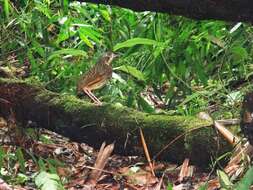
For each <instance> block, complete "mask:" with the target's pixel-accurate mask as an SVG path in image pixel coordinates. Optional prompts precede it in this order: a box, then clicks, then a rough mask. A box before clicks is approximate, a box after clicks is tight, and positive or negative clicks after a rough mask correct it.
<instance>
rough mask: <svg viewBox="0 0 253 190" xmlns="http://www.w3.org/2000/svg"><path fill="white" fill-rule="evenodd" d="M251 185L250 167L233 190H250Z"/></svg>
mask: <svg viewBox="0 0 253 190" xmlns="http://www.w3.org/2000/svg"><path fill="white" fill-rule="evenodd" d="M251 185H253V167H250V168H249V169H248V171H247V172H246V174H245V175H244V176H243V178H242V179H241V181H239V182H238V184H237V185H236V187H235V190H242V189H250V187H251Z"/></svg>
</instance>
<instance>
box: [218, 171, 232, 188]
mask: <svg viewBox="0 0 253 190" xmlns="http://www.w3.org/2000/svg"><path fill="white" fill-rule="evenodd" d="M217 175H218V177H219V182H220V185H221V187H223V188H230V187H231V186H232V185H233V183H232V182H231V181H230V179H229V177H228V175H227V174H226V173H225V172H223V171H221V170H217Z"/></svg>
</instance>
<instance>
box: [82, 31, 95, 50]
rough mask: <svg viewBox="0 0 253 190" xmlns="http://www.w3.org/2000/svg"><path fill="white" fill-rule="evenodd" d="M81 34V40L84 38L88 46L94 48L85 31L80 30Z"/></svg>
mask: <svg viewBox="0 0 253 190" xmlns="http://www.w3.org/2000/svg"><path fill="white" fill-rule="evenodd" d="M79 36H80V38H81V40H82V41H83V42H84V43H85V44H86V45H87V46H89V47H90V48H92V49H93V45H92V43H91V42H90V40H89V39H88V38H87V37H86V36H85V35H84V34H83V33H80V32H79Z"/></svg>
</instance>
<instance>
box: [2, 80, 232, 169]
mask: <svg viewBox="0 0 253 190" xmlns="http://www.w3.org/2000/svg"><path fill="white" fill-rule="evenodd" d="M10 108H11V109H12V110H13V111H14V112H15V114H16V118H17V120H18V121H19V122H21V123H22V124H23V125H24V126H25V125H26V124H27V122H28V121H29V120H31V121H33V122H36V123H37V125H38V126H39V127H44V128H47V129H50V130H52V131H55V132H57V133H60V134H62V135H64V136H66V137H69V138H70V139H72V140H75V141H78V142H86V143H88V144H89V145H92V146H95V147H100V145H101V144H102V142H103V141H105V140H106V141H107V142H108V143H109V142H115V150H116V152H118V153H123V154H136V153H140V152H143V150H142V147H141V143H140V138H139V130H138V128H139V127H141V128H142V130H143V133H144V136H145V139H146V142H147V144H148V148H149V150H150V152H151V155H154V154H155V153H157V152H158V151H159V150H161V149H162V148H163V146H164V145H166V144H167V143H168V142H170V141H172V140H173V139H174V138H175V137H176V136H178V135H180V134H182V133H184V132H186V131H188V130H190V129H193V128H198V127H203V128H201V129H199V130H195V131H194V132H192V133H190V134H188V135H186V136H185V137H183V138H181V139H180V140H178V141H177V142H176V143H175V144H173V145H172V146H171V147H170V148H169V149H168V150H166V151H165V152H164V153H163V154H162V157H160V158H162V159H166V160H171V161H177V162H181V161H183V160H184V158H185V157H188V158H190V159H191V161H192V162H193V163H197V164H199V165H200V166H201V165H202V166H205V164H207V163H208V162H209V161H210V157H211V155H213V154H219V155H220V154H222V153H223V152H224V151H226V150H228V149H230V148H231V147H229V145H227V144H226V143H225V142H224V141H223V140H221V143H220V144H219V145H218V143H217V142H216V141H215V140H214V139H215V138H214V137H215V136H216V134H215V132H214V131H213V129H212V127H210V125H211V123H210V122H208V121H204V120H200V119H197V118H195V117H183V116H170V115H166V114H147V113H143V112H139V111H136V110H133V109H130V108H127V107H124V106H121V105H117V104H115V105H111V104H106V103H104V104H103V105H102V106H96V105H93V104H92V103H89V102H86V101H83V100H80V99H78V98H76V97H75V96H72V95H62V94H57V93H53V92H50V91H48V90H46V89H44V88H43V87H42V86H41V85H40V84H38V83H37V82H34V81H28V80H26V81H23V80H14V79H3V78H0V114H7V113H8V109H10ZM204 126H206V127H204ZM218 147H220V149H219V148H218Z"/></svg>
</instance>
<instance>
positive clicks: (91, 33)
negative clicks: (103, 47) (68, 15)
mask: <svg viewBox="0 0 253 190" xmlns="http://www.w3.org/2000/svg"><path fill="white" fill-rule="evenodd" d="M77 26H78V24H77ZM80 26H81V27H80V28H79V30H78V31H79V34H82V35H85V36H86V37H87V38H90V39H91V40H93V41H94V42H96V43H100V38H102V35H101V34H100V33H99V32H97V31H96V30H94V29H93V28H94V27H92V26H90V25H80Z"/></svg>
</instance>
